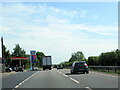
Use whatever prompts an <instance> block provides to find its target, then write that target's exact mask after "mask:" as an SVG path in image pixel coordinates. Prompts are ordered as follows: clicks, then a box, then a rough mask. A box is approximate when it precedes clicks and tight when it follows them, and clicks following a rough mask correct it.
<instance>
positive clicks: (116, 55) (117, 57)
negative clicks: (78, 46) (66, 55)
mask: <svg viewBox="0 0 120 90" xmlns="http://www.w3.org/2000/svg"><path fill="white" fill-rule="evenodd" d="M75 61H86V63H87V64H88V65H89V66H120V50H118V49H117V50H115V51H111V52H105V53H101V54H100V55H99V56H89V57H88V59H86V58H85V56H84V54H83V53H82V51H77V52H74V53H72V55H71V58H70V59H69V61H65V62H61V63H60V64H61V65H63V66H64V67H70V66H71V65H72V63H73V62H75Z"/></svg>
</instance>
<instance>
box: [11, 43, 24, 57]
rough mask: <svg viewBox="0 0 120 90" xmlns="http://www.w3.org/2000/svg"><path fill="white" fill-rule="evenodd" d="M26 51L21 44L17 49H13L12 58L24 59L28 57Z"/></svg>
mask: <svg viewBox="0 0 120 90" xmlns="http://www.w3.org/2000/svg"><path fill="white" fill-rule="evenodd" d="M25 53H26V52H25V50H22V48H21V47H20V45H19V44H16V46H15V48H14V49H13V52H12V56H13V57H24V56H26V54H25Z"/></svg>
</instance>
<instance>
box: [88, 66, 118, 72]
mask: <svg viewBox="0 0 120 90" xmlns="http://www.w3.org/2000/svg"><path fill="white" fill-rule="evenodd" d="M89 69H90V70H98V71H108V72H110V71H112V72H120V66H89Z"/></svg>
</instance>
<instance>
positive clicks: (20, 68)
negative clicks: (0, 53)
mask: <svg viewBox="0 0 120 90" xmlns="http://www.w3.org/2000/svg"><path fill="white" fill-rule="evenodd" d="M15 71H16V72H19V71H20V72H23V71H24V69H23V67H21V66H20V67H16V70H15Z"/></svg>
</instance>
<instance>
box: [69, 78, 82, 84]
mask: <svg viewBox="0 0 120 90" xmlns="http://www.w3.org/2000/svg"><path fill="white" fill-rule="evenodd" d="M70 79H71V80H73V81H74V82H76V83H80V82H78V81H77V80H75V79H73V78H70Z"/></svg>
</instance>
